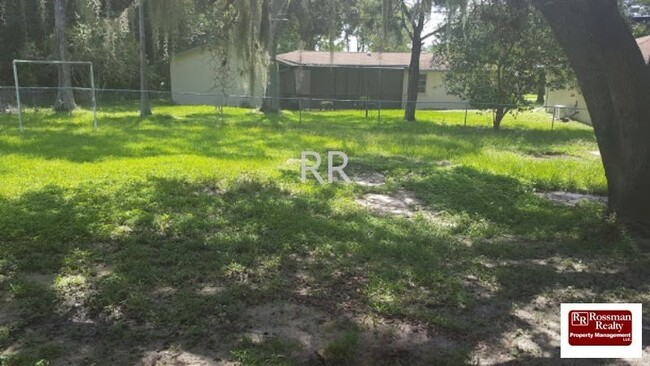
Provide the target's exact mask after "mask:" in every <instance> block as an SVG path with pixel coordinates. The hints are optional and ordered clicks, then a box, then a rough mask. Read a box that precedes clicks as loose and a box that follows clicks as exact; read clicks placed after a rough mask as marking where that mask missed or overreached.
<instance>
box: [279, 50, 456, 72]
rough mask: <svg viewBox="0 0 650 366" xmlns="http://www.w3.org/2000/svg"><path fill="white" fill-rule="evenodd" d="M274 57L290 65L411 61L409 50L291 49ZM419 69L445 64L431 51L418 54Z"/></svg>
mask: <svg viewBox="0 0 650 366" xmlns="http://www.w3.org/2000/svg"><path fill="white" fill-rule="evenodd" d="M276 59H277V60H278V61H279V62H281V63H283V64H285V65H290V66H311V67H368V68H400V69H404V68H408V66H409V63H410V61H411V53H409V52H382V53H380V52H332V53H330V52H327V51H292V52H287V53H283V54H280V55H277V56H276ZM420 69H421V70H446V69H447V68H446V65H444V64H443V62H441V60H440V59H439V58H437V57H434V55H433V54H431V53H422V54H421V55H420Z"/></svg>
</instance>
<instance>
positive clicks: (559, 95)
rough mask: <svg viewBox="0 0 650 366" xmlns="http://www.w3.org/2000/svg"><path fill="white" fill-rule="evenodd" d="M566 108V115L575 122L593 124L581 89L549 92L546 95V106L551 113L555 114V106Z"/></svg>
mask: <svg viewBox="0 0 650 366" xmlns="http://www.w3.org/2000/svg"><path fill="white" fill-rule="evenodd" d="M555 105H563V106H566V107H567V109H566V112H565V115H566V116H567V117H569V118H571V119H573V120H576V121H580V122H582V123H586V124H591V117H590V116H589V111H587V105H586V104H585V98H584V97H583V95H582V93H581V92H580V90H579V89H577V88H574V89H560V90H548V91H547V93H546V106H547V110H548V112H549V113H553V110H554V108H553V106H555Z"/></svg>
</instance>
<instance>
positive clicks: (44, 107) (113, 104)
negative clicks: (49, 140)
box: [0, 86, 588, 126]
mask: <svg viewBox="0 0 650 366" xmlns="http://www.w3.org/2000/svg"><path fill="white" fill-rule="evenodd" d="M70 89H72V90H73V95H74V99H75V103H76V104H77V106H78V107H79V108H80V109H81V110H89V111H90V110H92V93H93V90H92V89H91V88H81V87H73V88H70ZM19 90H20V99H21V110H22V112H23V113H43V112H47V111H49V110H51V108H52V106H53V104H54V101H55V100H56V98H57V93H58V90H59V88H58V87H20V88H19ZM147 94H148V97H149V101H150V103H151V105H152V107H153V108H154V111H155V108H156V107H157V106H170V105H190V106H191V105H196V106H199V105H203V106H205V105H208V106H214V107H215V113H223V109H224V108H225V107H231V108H232V107H235V108H243V109H247V110H249V111H251V113H253V112H254V111H255V110H257V109H259V108H260V107H261V106H262V104H263V103H264V101H265V98H264V97H259V96H251V95H236V94H225V93H181V92H170V91H156V90H150V91H148V92H147ZM95 96H96V101H97V112H98V113H99V116H100V119H101V117H102V116H107V115H108V116H110V115H111V114H118V113H125V112H133V113H137V112H138V111H139V104H140V97H141V92H140V90H126V89H96V90H95ZM273 103H275V105H277V106H279V107H280V108H281V109H282V110H288V111H293V112H295V113H296V114H297V118H298V120H299V121H302V119H303V118H304V117H307V116H309V115H314V114H318V113H326V112H332V111H349V112H350V113H351V114H352V115H356V116H360V117H364V118H374V119H377V121H378V122H381V120H382V112H388V111H395V110H401V109H404V107H405V106H406V103H407V102H406V101H402V100H373V99H369V98H363V97H362V98H358V99H336V98H309V97H280V98H275V100H274V101H273ZM497 106H498V105H497V104H495V103H485V104H479V103H471V104H470V103H467V102H462V101H426V100H419V101H417V110H418V111H420V110H456V111H463V112H464V122H465V124H467V119H468V118H472V114H473V113H476V112H480V111H484V114H487V116H488V117H489V118H491V112H490V111H489V110H490V109H492V108H496V107H497ZM502 106H504V107H514V106H512V105H502ZM536 108H537V109H544V110H545V111H546V112H548V113H549V121H550V122H551V126H552V125H553V124H554V123H555V121H558V120H562V121H567V120H569V119H572V118H574V117H575V116H576V115H578V114H587V113H588V112H587V110H586V109H584V108H575V107H569V106H558V105H555V106H540V105H538V106H537V107H536ZM18 112H19V110H18V103H17V99H16V89H15V88H14V87H13V86H11V87H0V113H5V114H16V115H18V114H19V113H18Z"/></svg>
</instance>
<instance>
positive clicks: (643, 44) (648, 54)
mask: <svg viewBox="0 0 650 366" xmlns="http://www.w3.org/2000/svg"><path fill="white" fill-rule="evenodd" d="M636 43H637V44H638V45H639V49H641V53H642V54H643V60H645V62H646V63H648V60H650V36H645V37H641V38H637V39H636Z"/></svg>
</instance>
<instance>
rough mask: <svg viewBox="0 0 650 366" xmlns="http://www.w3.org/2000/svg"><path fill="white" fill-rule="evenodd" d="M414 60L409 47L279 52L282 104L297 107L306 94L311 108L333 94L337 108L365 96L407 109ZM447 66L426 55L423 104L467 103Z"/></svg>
mask: <svg viewBox="0 0 650 366" xmlns="http://www.w3.org/2000/svg"><path fill="white" fill-rule="evenodd" d="M410 59H411V54H410V53H407V52H402V53H396V52H384V53H377V52H321V51H292V52H288V53H283V54H280V55H277V57H276V60H277V61H278V64H279V68H280V93H281V96H282V98H285V99H283V105H284V107H297V106H296V105H295V104H296V103H297V102H298V100H297V98H301V99H302V98H305V100H300V102H301V103H307V104H308V105H306V106H305V105H304V104H303V106H304V107H312V108H313V107H315V106H317V105H318V104H319V103H320V101H321V100H330V99H331V100H334V107H335V108H356V107H359V106H361V105H363V101H364V100H369V101H374V102H381V104H382V106H383V107H385V108H402V107H403V106H404V104H405V101H406V95H407V85H408V67H409V63H410ZM446 70H447V69H446V66H445V65H444V63H442V62H440V61H439V60H438V59H437V58H435V57H434V55H433V54H430V53H423V54H422V55H421V57H420V80H419V84H418V88H419V91H420V93H419V94H418V103H417V107H418V108H420V109H461V108H465V106H466V103H465V101H463V100H461V99H460V98H458V97H456V96H454V95H451V94H449V93H448V91H447V89H446V87H445V84H444V74H445V72H446ZM312 99H315V100H312ZM337 100H338V101H337ZM309 104H311V105H309Z"/></svg>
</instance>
